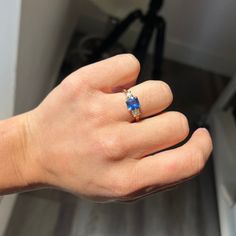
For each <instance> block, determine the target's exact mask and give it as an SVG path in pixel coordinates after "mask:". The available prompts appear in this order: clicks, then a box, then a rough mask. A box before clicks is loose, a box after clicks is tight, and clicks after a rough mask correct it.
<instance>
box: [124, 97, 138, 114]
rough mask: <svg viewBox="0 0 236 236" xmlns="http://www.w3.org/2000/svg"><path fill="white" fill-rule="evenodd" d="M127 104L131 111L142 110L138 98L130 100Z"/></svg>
mask: <svg viewBox="0 0 236 236" xmlns="http://www.w3.org/2000/svg"><path fill="white" fill-rule="evenodd" d="M126 104H127V107H128V110H129V111H133V110H136V109H139V108H140V103H139V100H138V98H137V97H130V98H128V100H127V101H126Z"/></svg>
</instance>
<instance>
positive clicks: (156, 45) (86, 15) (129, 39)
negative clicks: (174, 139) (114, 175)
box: [0, 0, 236, 236]
mask: <svg viewBox="0 0 236 236" xmlns="http://www.w3.org/2000/svg"><path fill="white" fill-rule="evenodd" d="M235 10H236V2H235V1H233V0H224V1H221V0H199V1H194V0H178V1H170V0H165V1H164V0H153V1H149V0H136V1H134V0H90V1H89V0H67V1H65V0H51V1H46V0H41V1H36V0H12V1H7V0H0V30H1V37H0V118H1V119H3V118H7V117H10V116H12V115H13V114H19V113H22V112H24V111H28V110H29V109H32V108H34V107H35V106H37V105H38V104H39V103H40V102H41V101H42V99H43V98H44V97H45V96H46V95H47V94H48V93H49V92H50V91H51V89H53V88H54V87H55V86H56V85H57V84H59V83H60V82H61V81H62V80H63V79H64V78H65V76H67V75H68V74H69V73H71V72H72V71H74V70H76V69H78V68H79V67H81V66H83V65H86V64H88V63H91V62H93V61H97V60H100V59H103V58H107V57H110V56H112V55H116V54H119V53H126V52H130V53H134V54H135V55H136V56H137V57H138V58H139V60H140V61H141V64H142V73H141V74H140V77H139V80H138V82H139V83H140V82H142V81H145V80H150V79H154V80H155V79H158V80H159V79H160V80H163V81H165V82H167V83H168V84H169V85H170V87H171V88H172V90H173V93H174V104H173V105H172V107H171V109H174V110H178V111H181V112H183V113H185V114H186V115H187V117H188V118H189V121H190V127H191V131H193V130H195V129H196V128H197V127H200V126H204V127H205V126H206V127H208V128H209V130H210V132H211V133H212V136H213V140H214V153H213V158H212V159H211V160H210V161H209V162H208V164H207V167H206V168H205V170H204V171H203V173H202V174H201V175H200V176H198V177H197V178H195V179H193V180H191V181H189V182H188V183H185V184H182V185H180V186H178V187H176V188H175V189H173V190H171V191H168V192H163V193H159V194H156V195H153V196H150V197H148V198H146V199H143V200H140V201H138V202H134V203H131V204H121V203H109V204H97V203H93V202H90V201H86V200H84V199H80V198H76V197H74V196H72V195H70V194H68V193H64V192H60V191H56V190H50V189H47V190H38V191H34V192H28V193H22V194H17V195H10V196H6V197H3V198H2V199H1V200H0V236H16V235H17V236H60V235H63V236H76V235H79V236H80V235H86V236H95V235H96V236H98V235H99V236H108V235H109V236H113V235H114V236H118V235H122V236H125V235H127V236H133V235H135V236H139V235H140V236H142V235H145V236H153V235H162V236H172V235H175V236H176V235H181V236H184V235H186V236H189V235H191V236H195V235H196V236H197V235H198V236H199V235H201V236H204V235H207V236H208V235H211V236H212V235H214V236H220V235H223V236H231V235H232V236H235V235H236V206H235V201H236V174H235V172H236V171H235V170H236V77H235V76H234V74H235V72H236V30H235V22H236V14H235Z"/></svg>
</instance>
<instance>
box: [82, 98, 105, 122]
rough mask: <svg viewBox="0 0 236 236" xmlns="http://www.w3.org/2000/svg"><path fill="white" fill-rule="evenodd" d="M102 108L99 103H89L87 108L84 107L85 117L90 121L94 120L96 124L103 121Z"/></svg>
mask: <svg viewBox="0 0 236 236" xmlns="http://www.w3.org/2000/svg"><path fill="white" fill-rule="evenodd" d="M104 112H105V110H104V107H103V106H102V103H99V102H93V101H90V102H89V106H87V107H86V113H87V117H88V118H90V119H96V120H97V121H98V122H99V121H102V120H103V119H104Z"/></svg>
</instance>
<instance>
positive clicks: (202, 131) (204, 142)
mask: <svg viewBox="0 0 236 236" xmlns="http://www.w3.org/2000/svg"><path fill="white" fill-rule="evenodd" d="M192 138H193V139H195V141H196V142H198V143H199V144H200V145H201V146H202V147H203V149H204V153H205V156H206V157H208V156H209V155H210V154H211V152H212V150H213V142H212V138H211V135H210V133H209V131H208V130H207V129H206V128H199V129H197V130H196V131H195V132H194V134H193V136H192Z"/></svg>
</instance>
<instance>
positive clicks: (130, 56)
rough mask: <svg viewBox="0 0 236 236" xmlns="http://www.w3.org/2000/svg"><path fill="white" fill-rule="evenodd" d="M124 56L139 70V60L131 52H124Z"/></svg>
mask: <svg viewBox="0 0 236 236" xmlns="http://www.w3.org/2000/svg"><path fill="white" fill-rule="evenodd" d="M125 55H126V57H127V58H128V59H129V60H130V62H131V63H132V64H133V66H134V67H135V68H136V69H137V70H140V67H141V66H140V62H139V60H138V59H137V58H136V57H135V56H134V55H133V54H131V53H128V54H125Z"/></svg>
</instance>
